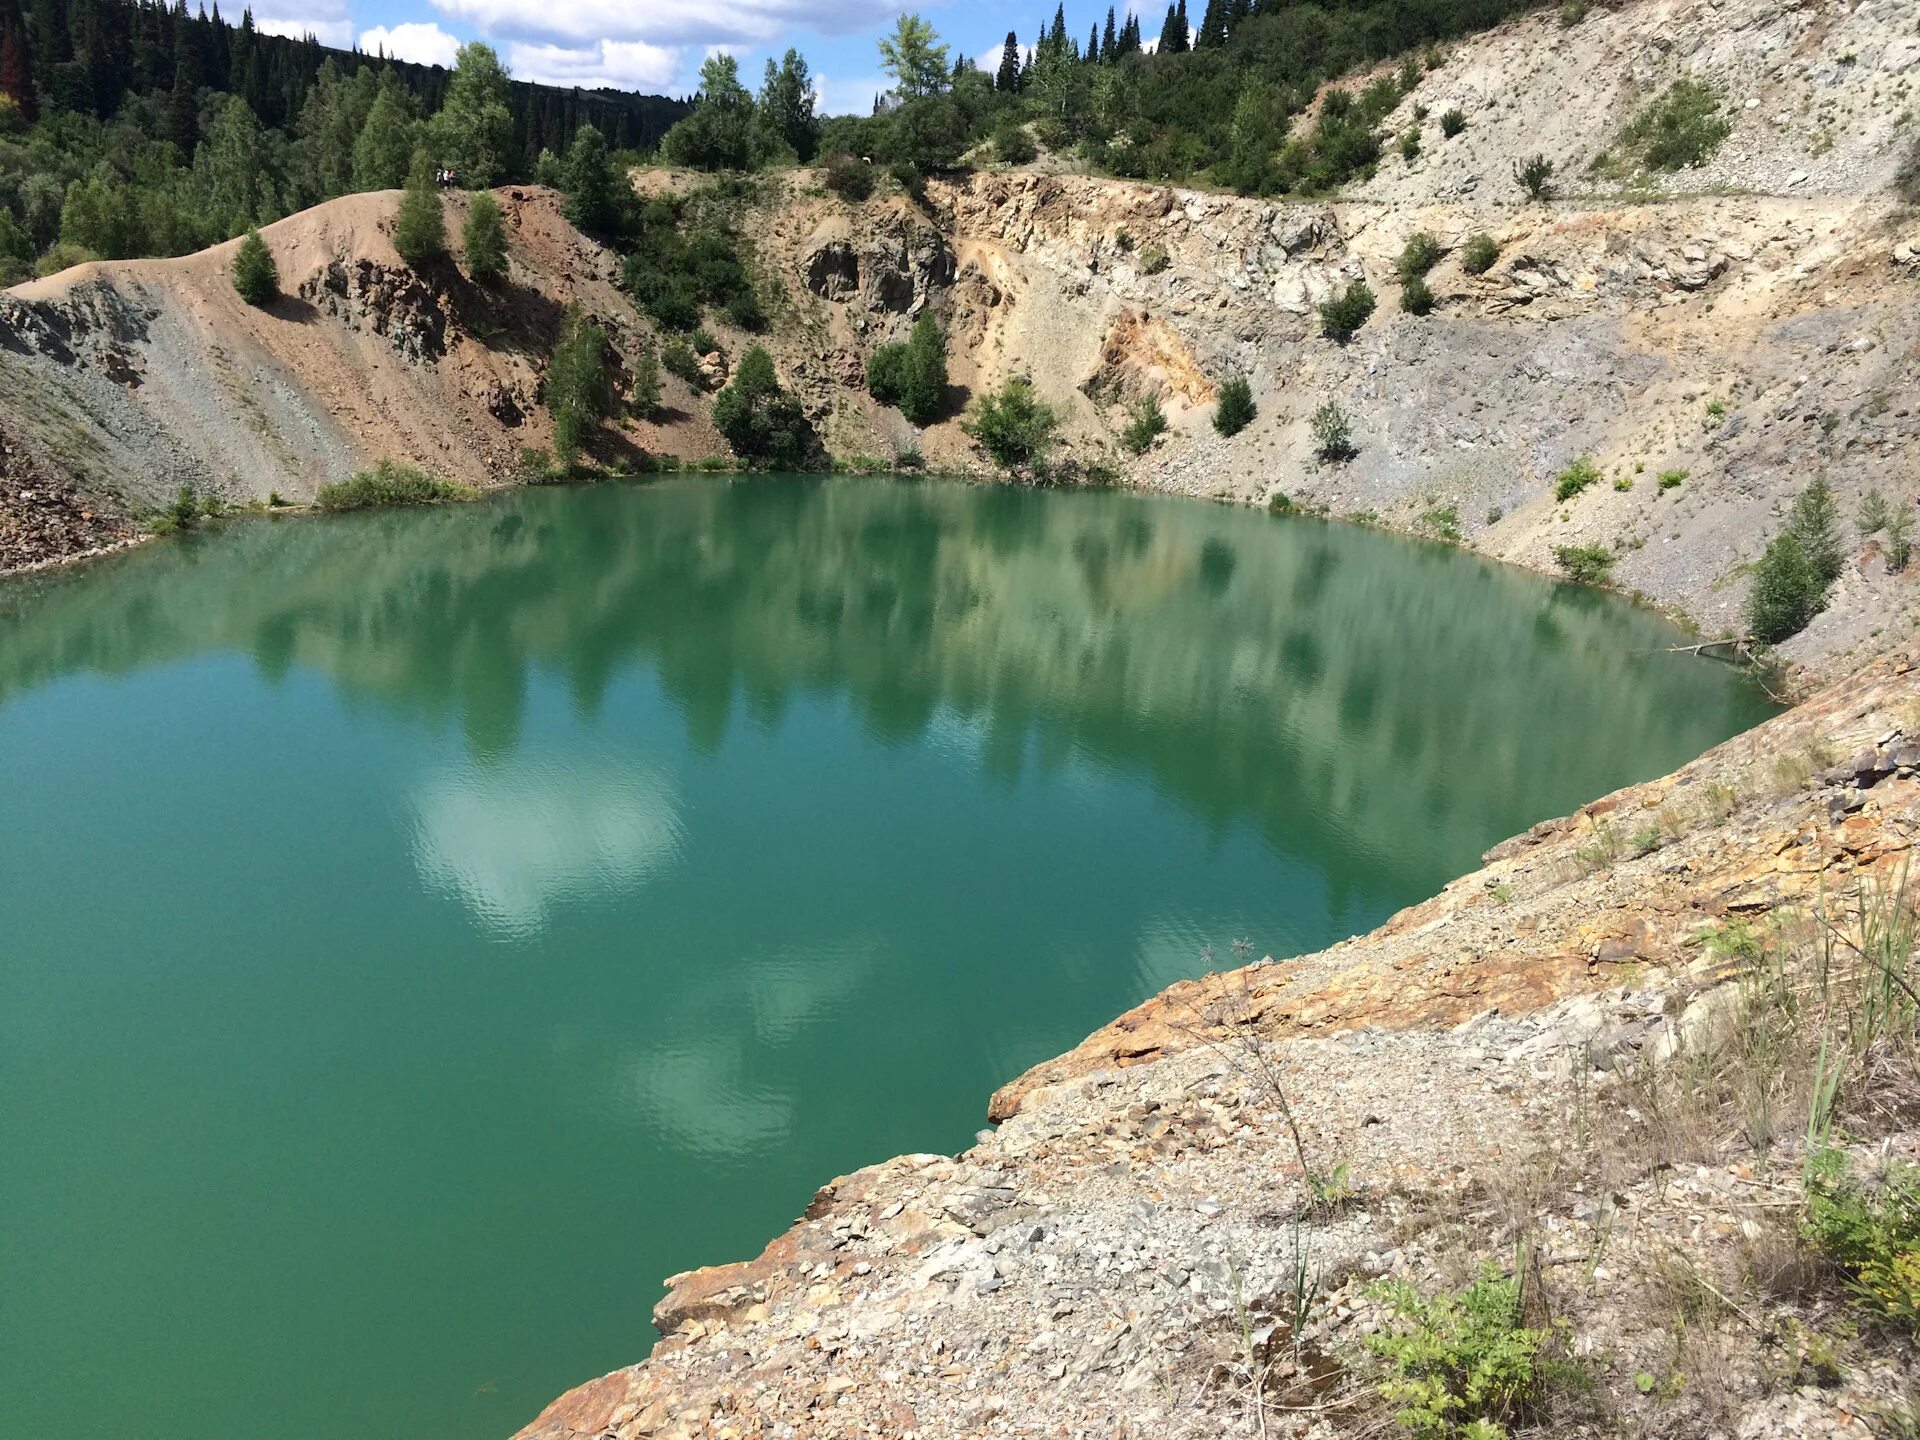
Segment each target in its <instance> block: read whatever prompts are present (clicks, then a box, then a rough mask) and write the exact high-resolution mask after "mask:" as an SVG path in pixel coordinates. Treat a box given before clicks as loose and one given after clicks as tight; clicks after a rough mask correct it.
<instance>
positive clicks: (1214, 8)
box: [1193, 0, 1227, 50]
mask: <svg viewBox="0 0 1920 1440" xmlns="http://www.w3.org/2000/svg"><path fill="white" fill-rule="evenodd" d="M1226 43H1227V4H1226V0H1207V8H1206V13H1204V14H1203V15H1202V16H1201V17H1200V34H1199V35H1198V36H1197V37H1196V38H1195V40H1194V42H1193V48H1194V49H1196V50H1218V49H1219V48H1220V47H1221V46H1222V45H1224V44H1226Z"/></svg>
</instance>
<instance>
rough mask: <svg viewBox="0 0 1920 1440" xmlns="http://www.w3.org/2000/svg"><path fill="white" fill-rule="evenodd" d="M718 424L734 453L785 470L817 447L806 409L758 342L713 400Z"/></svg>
mask: <svg viewBox="0 0 1920 1440" xmlns="http://www.w3.org/2000/svg"><path fill="white" fill-rule="evenodd" d="M713 424H714V428H715V429H717V430H718V431H719V432H720V433H721V434H722V435H723V436H725V437H726V441H727V444H729V445H730V446H732V447H733V453H734V454H736V455H738V456H740V457H741V458H742V459H743V460H754V461H765V462H767V463H769V464H772V465H776V466H779V467H781V468H783V469H793V468H797V467H798V466H800V465H802V464H804V463H806V462H807V460H808V459H810V458H811V456H812V452H813V450H814V448H815V439H814V434H813V427H812V425H810V424H809V423H808V422H807V417H806V414H805V413H804V412H803V411H802V410H801V408H800V402H799V401H797V400H795V399H794V398H793V396H791V395H789V394H788V393H787V392H786V391H785V390H783V389H781V388H780V380H779V377H778V376H777V375H775V373H774V369H773V358H772V357H771V356H770V355H768V354H767V352H766V351H765V350H764V349H762V348H761V347H760V346H758V345H755V346H753V347H752V348H750V349H749V350H748V351H747V353H746V354H745V355H743V356H741V357H740V365H739V368H738V369H736V370H735V371H734V374H733V379H732V381H731V382H730V383H728V384H727V385H726V386H725V387H724V388H723V389H722V390H721V391H720V393H719V394H718V395H717V396H715V397H714V401H713Z"/></svg>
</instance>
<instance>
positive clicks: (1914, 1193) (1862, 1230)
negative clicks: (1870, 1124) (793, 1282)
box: [1806, 1149, 1920, 1333]
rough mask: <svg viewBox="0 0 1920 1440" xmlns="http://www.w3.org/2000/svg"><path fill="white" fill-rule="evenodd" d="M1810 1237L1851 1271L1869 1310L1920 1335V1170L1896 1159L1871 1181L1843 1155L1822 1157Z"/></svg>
mask: <svg viewBox="0 0 1920 1440" xmlns="http://www.w3.org/2000/svg"><path fill="white" fill-rule="evenodd" d="M1806 1233H1807V1236H1808V1238H1809V1239H1811V1240H1813V1241H1814V1242H1815V1243H1816V1244H1818V1245H1819V1246H1820V1247H1821V1249H1823V1250H1825V1251H1826V1252H1827V1254H1828V1255H1830V1256H1831V1257H1832V1258H1833V1259H1834V1261H1835V1262H1836V1263H1837V1264H1839V1266H1840V1267H1841V1269H1842V1270H1843V1271H1844V1272H1845V1273H1846V1276H1847V1288H1848V1289H1849V1290H1850V1291H1851V1292H1852V1293H1853V1296H1854V1298H1855V1299H1856V1300H1858V1301H1859V1302H1860V1304H1861V1305H1863V1306H1865V1307H1866V1308H1867V1309H1869V1310H1871V1311H1873V1312H1874V1313H1876V1314H1878V1315H1882V1316H1885V1317H1886V1318H1887V1319H1889V1320H1892V1321H1894V1322H1896V1323H1898V1324H1901V1325H1904V1326H1906V1327H1907V1328H1908V1329H1909V1330H1912V1331H1914V1332H1916V1333H1920V1166H1914V1165H1906V1164H1902V1163H1900V1162H1899V1161H1890V1162H1888V1164H1887V1167H1886V1169H1885V1171H1884V1172H1883V1173H1882V1174H1880V1175H1879V1176H1877V1177H1876V1178H1875V1179H1874V1180H1873V1181H1872V1182H1871V1183H1863V1182H1862V1181H1860V1180H1859V1179H1857V1178H1855V1176H1854V1175H1853V1174H1852V1173H1851V1172H1850V1170H1849V1169H1848V1166H1847V1160H1846V1156H1845V1155H1844V1154H1843V1153H1842V1152H1840V1151H1838V1150H1833V1149H1825V1150H1821V1151H1819V1152H1817V1153H1815V1154H1814V1155H1812V1156H1810V1157H1809V1159H1808V1162H1807V1220H1806Z"/></svg>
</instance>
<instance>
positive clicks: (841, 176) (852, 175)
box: [821, 150, 874, 202]
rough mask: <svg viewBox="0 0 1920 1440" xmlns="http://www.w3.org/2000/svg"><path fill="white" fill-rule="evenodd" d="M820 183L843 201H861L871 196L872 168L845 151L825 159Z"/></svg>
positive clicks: (872, 183) (837, 152)
mask: <svg viewBox="0 0 1920 1440" xmlns="http://www.w3.org/2000/svg"><path fill="white" fill-rule="evenodd" d="M821 180H822V182H823V183H824V184H825V185H826V187H827V189H829V190H831V191H832V192H833V193H834V194H836V195H838V196H839V197H840V198H841V199H843V200H853V201H856V202H857V201H861V200H865V199H866V198H867V197H868V196H870V195H872V194H873V186H874V174H873V166H871V165H869V164H868V163H867V162H866V161H864V160H862V159H861V158H860V157H859V156H858V155H850V154H848V153H847V152H846V151H845V150H840V151H836V152H835V153H834V154H832V155H829V156H828V157H827V163H826V165H825V166H824V167H823V173H822V175H821Z"/></svg>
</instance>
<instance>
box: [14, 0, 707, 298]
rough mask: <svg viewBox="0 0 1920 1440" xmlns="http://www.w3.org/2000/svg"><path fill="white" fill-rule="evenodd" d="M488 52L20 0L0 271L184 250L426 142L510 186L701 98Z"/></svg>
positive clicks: (361, 175) (131, 7)
mask: <svg viewBox="0 0 1920 1440" xmlns="http://www.w3.org/2000/svg"><path fill="white" fill-rule="evenodd" d="M476 49H477V50H479V52H480V53H478V54H476V55H474V56H471V57H469V59H470V63H469V64H468V65H467V66H466V67H465V68H466V69H467V70H468V71H469V72H470V74H469V77H468V81H467V82H465V83H464V85H463V84H462V83H461V82H457V81H456V79H455V73H454V72H451V71H448V70H445V69H442V68H440V67H439V66H426V65H415V64H409V63H405V62H402V61H395V60H388V59H383V58H381V57H378V56H372V55H364V54H361V53H359V52H357V51H343V50H335V49H331V48H329V47H327V46H323V45H321V44H320V43H319V42H318V41H316V40H314V39H312V38H310V37H309V38H305V39H291V38H283V37H280V36H274V35H267V34H264V33H262V32H261V31H259V30H258V29H256V28H255V26H254V24H253V18H252V15H251V13H250V12H244V13H242V15H241V17H240V20H239V23H237V24H235V23H231V22H229V21H228V20H226V19H225V18H223V17H222V16H221V14H220V10H219V7H218V5H217V4H216V5H215V6H214V7H213V9H212V10H211V11H207V10H204V9H201V10H197V11H192V12H190V11H189V10H188V9H187V6H186V3H185V0H175V3H174V4H173V5H171V6H169V5H167V4H166V3H163V0H151V3H149V0H139V3H133V4H128V3H124V0H0V285H10V284H14V283H16V282H18V281H19V280H21V279H23V278H26V277H28V276H30V275H32V274H33V273H35V271H36V270H37V271H39V272H40V273H51V272H52V271H54V270H58V269H61V268H64V267H65V266H67V265H70V264H73V263H75V262H77V261H80V260H85V259H89V258H101V259H120V258H126V257H130V256H137V255H177V254H184V253H186V252H188V251H192V250H196V249H199V248H201V247H202V246H205V245H210V244H214V243H216V242H218V241H221V240H224V239H227V238H229V237H231V236H233V235H237V234H240V233H242V232H243V231H245V230H246V229H247V228H248V227H249V226H250V225H259V224H266V223H267V222H269V221H272V220H275V219H278V218H280V217H281V216H283V215H287V214H291V213H292V212H293V211H295V210H299V209H302V208H304V207H306V206H308V205H312V204H315V203H317V202H319V201H321V200H325V199H328V198H329V197H331V196H334V195H339V194H344V193H347V192H349V191H354V190H367V189H379V188H386V187H388V186H394V185H399V184H401V183H402V182H403V181H404V180H405V178H406V172H407V169H408V166H409V164H410V162H411V160H412V157H413V153H414V151H415V149H416V148H419V147H421V146H423V145H424V146H425V147H426V148H427V149H428V150H429V152H430V153H433V154H434V158H435V160H436V163H444V164H454V165H456V168H458V167H457V161H458V160H459V159H461V158H467V159H472V160H473V161H474V162H475V163H474V164H470V165H468V167H467V168H466V171H465V173H463V174H462V177H461V178H462V181H463V183H473V184H485V183H497V182H499V181H502V180H509V179H516V178H520V177H522V176H527V175H531V174H532V173H533V172H534V171H535V169H536V167H537V163H538V160H539V157H540V155H541V153H542V152H543V151H552V152H554V153H557V154H564V153H565V152H566V151H567V149H568V147H569V146H570V145H571V144H572V142H573V138H574V135H575V133H576V132H577V131H578V130H579V129H580V128H581V127H582V126H583V125H586V124H588V123H591V124H592V125H594V126H595V127H596V128H597V129H598V130H599V132H600V133H601V134H602V135H604V136H605V137H606V139H607V141H608V143H609V145H610V146H612V147H613V148H614V149H616V150H634V151H644V150H648V149H651V148H652V147H653V146H654V145H656V144H657V143H658V141H659V139H660V137H661V135H663V134H664V133H665V132H666V131H667V129H668V128H669V127H671V126H672V125H673V123H674V122H675V121H676V120H677V119H679V118H680V117H681V116H682V115H684V114H685V113H686V111H687V107H686V105H685V104H684V103H682V102H680V101H676V100H671V99H667V98H665V97H662V96H657V95H636V94H630V93H626V92H622V91H615V90H593V91H582V90H577V89H565V90H563V89H557V88H555V87H552V86H546V85H535V84H528V83H525V82H522V81H515V80H511V79H509V78H508V77H507V76H506V74H505V72H504V71H503V70H501V69H500V67H499V65H498V62H497V61H496V60H494V59H493V57H492V52H491V51H486V50H485V49H484V47H476ZM463 90H464V93H462V91H463ZM450 99H451V100H452V101H453V103H454V106H455V110H454V113H453V114H452V115H448V116H446V118H445V119H444V120H441V121H440V123H438V124H436V123H435V121H436V119H437V118H438V117H441V116H442V115H443V112H445V111H446V110H447V108H448V104H449V101H450ZM476 125H477V126H478V127H479V129H480V131H481V132H482V133H483V134H485V135H486V136H488V144H487V145H486V146H485V147H484V148H485V150H486V152H487V153H486V155H485V157H484V158H481V157H480V156H478V155H476V154H474V153H473V152H474V145H473V140H472V130H473V127H474V126H476ZM462 150H465V151H466V152H467V154H465V155H460V154H458V153H457V152H460V151H462ZM442 151H444V152H447V153H439V152H442ZM487 170H492V171H494V173H484V172H486V171H487Z"/></svg>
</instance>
